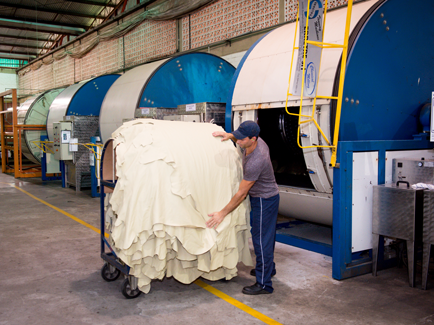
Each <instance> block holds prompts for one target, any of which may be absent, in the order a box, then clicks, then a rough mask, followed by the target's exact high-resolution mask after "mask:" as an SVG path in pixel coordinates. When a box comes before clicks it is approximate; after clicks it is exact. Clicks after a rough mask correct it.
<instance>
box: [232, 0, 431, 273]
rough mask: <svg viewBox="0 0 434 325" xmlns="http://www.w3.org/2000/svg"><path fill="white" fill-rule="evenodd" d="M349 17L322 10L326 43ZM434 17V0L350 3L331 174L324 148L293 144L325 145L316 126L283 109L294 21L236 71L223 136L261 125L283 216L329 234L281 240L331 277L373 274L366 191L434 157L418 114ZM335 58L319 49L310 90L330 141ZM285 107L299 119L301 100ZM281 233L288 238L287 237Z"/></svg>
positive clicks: (306, 107)
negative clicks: (396, 161) (397, 164)
mask: <svg viewBox="0 0 434 325" xmlns="http://www.w3.org/2000/svg"><path fill="white" fill-rule="evenodd" d="M313 2H318V3H319V1H317V0H314V1H313ZM321 3H322V2H321ZM319 7H321V6H319ZM319 7H318V6H316V7H315V10H317V9H318V8H319ZM346 14H347V7H341V8H337V9H334V10H329V11H328V13H327V19H326V26H325V29H324V38H323V41H324V42H325V43H327V44H341V45H342V44H344V31H345V22H346ZM433 19H434V2H433V1H431V0H421V1H418V3H417V5H410V4H409V3H408V2H407V1H405V0H380V1H374V0H368V1H361V2H358V3H356V4H354V6H353V8H352V16H351V23H350V25H349V28H350V36H349V40H348V56H347V64H346V71H345V81H344V87H343V96H342V110H341V115H340V124H339V126H338V129H339V138H338V140H339V142H338V146H337V165H336V166H335V167H331V166H330V162H331V150H330V149H329V148H318V147H310V148H304V149H301V148H300V147H299V146H298V144H297V139H300V144H301V145H302V146H304V147H308V146H315V145H326V144H327V143H326V141H325V140H324V137H322V136H321V134H320V132H319V131H318V129H317V127H316V126H315V124H314V123H312V122H309V123H303V124H300V133H298V126H299V120H298V116H291V115H289V114H287V112H286V111H285V106H286V101H287V91H288V77H289V76H290V72H291V71H290V69H291V58H292V54H293V44H295V46H299V43H298V42H297V41H296V42H294V37H295V30H296V23H289V24H285V25H284V26H282V27H279V28H277V29H275V30H273V31H271V32H269V33H268V34H266V35H265V36H263V37H262V38H261V39H259V40H258V41H257V42H256V43H255V44H254V45H253V46H252V47H251V48H250V49H249V50H248V51H247V52H246V54H245V55H244V57H243V59H242V60H241V62H240V64H239V65H238V68H237V70H236V72H235V75H234V79H233V81H232V85H231V89H230V94H229V100H228V102H227V107H226V130H227V131H231V130H233V129H236V128H237V127H238V126H239V124H240V123H242V122H243V121H245V120H255V121H257V122H258V124H259V125H260V127H261V133H260V136H261V137H262V138H263V139H264V141H265V142H266V143H267V144H268V146H269V148H270V155H271V160H272V163H273V166H274V170H275V176H276V181H277V183H278V185H279V190H280V205H279V213H280V214H281V215H283V216H286V217H291V218H295V219H300V220H304V221H308V222H312V223H314V224H312V227H311V228H312V229H314V227H313V226H315V227H318V228H321V231H324V233H326V232H327V234H326V235H325V236H323V237H322V238H325V237H328V238H326V240H325V241H322V242H320V241H319V240H317V239H316V238H308V237H307V236H306V237H303V236H304V234H303V236H301V233H302V232H303V231H304V230H301V229H300V231H299V230H296V231H299V232H297V233H295V232H292V233H291V235H288V236H287V238H289V237H290V236H293V237H291V238H289V239H286V238H285V239H282V241H283V242H286V243H290V244H291V245H295V246H299V247H303V248H307V249H310V250H313V251H316V252H320V253H322V254H326V255H329V256H333V277H334V278H335V279H342V278H345V277H350V276H354V275H357V274H363V273H367V272H370V271H371V266H372V264H370V258H369V250H370V249H372V195H373V194H372V193H373V192H372V186H373V185H377V184H384V183H386V182H391V179H392V160H393V158H405V157H413V158H416V159H421V158H422V157H423V158H425V159H432V158H433V152H432V147H433V145H432V144H430V142H429V139H428V138H427V136H426V133H425V134H422V133H421V132H422V127H421V125H420V123H419V119H420V112H421V111H422V107H423V106H424V105H426V104H427V103H428V104H430V103H431V96H432V92H433V90H434V70H433V67H434V56H433V55H432V50H431V44H433V43H434V26H433V24H430V23H429V22H431V21H433ZM299 31H300V29H298V30H297V34H299ZM296 38H297V39H298V36H297V37H296ZM297 39H296V40H297ZM297 51H298V50H297V49H296V50H295V54H294V58H295V59H294V61H293V62H292V63H293V64H292V69H293V71H292V74H291V76H292V77H291V78H292V80H291V86H290V88H289V91H290V92H291V91H292V89H293V85H294V77H295V75H296V73H295V70H296V68H297V67H298V65H297V59H296V58H297V56H298V52H297ZM341 54H342V50H341V49H339V48H324V49H322V55H321V63H320V66H319V67H317V68H318V71H319V72H318V83H317V84H315V86H316V88H315V90H316V94H317V96H322V97H323V98H317V100H316V107H315V114H314V118H315V119H316V121H317V123H318V125H319V126H320V127H321V129H322V131H323V132H324V134H325V136H326V137H327V138H328V139H332V138H333V135H334V129H335V115H336V106H337V105H336V100H330V99H327V98H324V97H329V96H338V89H339V79H340V78H339V77H340V65H341ZM309 71H310V70H307V72H306V73H308V72H309ZM312 93H315V91H312ZM304 94H307V92H305V93H304ZM313 103H314V100H313V98H308V97H304V98H303V105H302V109H301V114H302V115H307V116H309V115H311V114H312V109H313ZM287 107H288V112H289V113H296V114H298V113H299V110H300V108H299V107H300V96H289V97H288V103H287ZM302 120H303V118H302ZM318 224H319V225H320V226H318ZM306 227H310V226H309V224H306ZM311 228H309V229H311ZM327 229H328V230H327ZM332 230H333V231H332ZM283 232H285V235H287V234H289V232H290V230H287V229H285V230H284V231H282V234H283ZM279 236H280V233H279V231H278V234H277V238H278V240H280V239H279V238H283V237H279ZM301 237H303V239H306V240H300V238H301Z"/></svg>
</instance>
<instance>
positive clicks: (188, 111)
mask: <svg viewBox="0 0 434 325" xmlns="http://www.w3.org/2000/svg"><path fill="white" fill-rule="evenodd" d="M225 114H226V104H225V103H210V102H203V103H195V104H187V105H178V115H181V116H183V118H182V121H188V122H206V123H214V124H217V125H220V126H221V127H224V126H225Z"/></svg>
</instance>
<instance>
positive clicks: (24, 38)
mask: <svg viewBox="0 0 434 325" xmlns="http://www.w3.org/2000/svg"><path fill="white" fill-rule="evenodd" d="M0 37H4V38H13V39H20V40H24V41H37V42H53V40H51V39H49V38H44V37H25V36H16V35H11V34H0Z"/></svg>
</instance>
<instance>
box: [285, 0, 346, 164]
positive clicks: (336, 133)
mask: <svg viewBox="0 0 434 325" xmlns="http://www.w3.org/2000/svg"><path fill="white" fill-rule="evenodd" d="M309 6H310V0H308V3H307V13H309V9H310V8H309ZM299 8H300V5H299ZM352 8H353V0H348V7H347V18H346V23H345V35H344V44H331V43H325V42H317V41H309V40H308V39H307V34H308V33H307V30H308V26H309V18H308V17H309V14H307V15H308V16H307V19H306V32H305V33H304V48H303V68H302V72H303V73H302V79H301V94H300V110H299V113H298V114H295V113H290V112H289V111H288V97H289V96H294V95H293V94H291V93H290V92H289V89H290V84H291V77H292V65H293V62H294V51H295V50H298V49H299V48H298V47H296V46H295V40H296V38H297V28H298V22H299V9H297V19H296V27H295V35H294V44H293V47H292V58H291V70H290V72H289V81H288V90H287V93H286V103H285V110H286V113H288V114H289V115H295V116H298V130H297V144H298V146H299V147H300V148H302V149H307V148H331V149H332V156H331V160H330V165H331V166H333V167H335V165H336V152H337V145H338V137H339V125H340V118H341V107H342V94H343V91H344V80H345V69H346V65H347V55H348V53H347V52H348V38H349V34H350V22H351V12H352ZM326 16H327V0H325V2H324V23H323V31H322V39H323V40H324V31H325V23H326ZM307 44H312V45H314V46H317V47H321V48H323V49H327V48H342V60H341V70H340V76H339V91H338V96H337V97H336V96H318V95H317V92H318V87H316V90H315V97H314V100H313V108H312V114H311V115H303V114H302V108H303V91H304V79H305V72H306V46H307ZM321 58H322V52H321ZM320 62H321V61H320ZM320 71H321V63H320V67H319V69H318V78H317V80H316V82H317V83H318V80H319V73H320ZM317 98H319V99H330V100H333V99H335V100H337V107H336V118H335V128H334V134H333V143H330V141H329V139H327V137H326V135H325V134H324V132H323V130H322V129H321V127H320V126H319V124H318V122H317V121H316V119H315V117H314V115H315V109H316V100H317ZM302 118H306V119H304V120H302ZM309 122H313V123H314V124H315V126H316V127H317V128H318V130H319V132H320V133H321V135H322V136H323V138H324V140H325V141H326V142H327V144H328V145H311V146H304V147H303V146H302V145H301V144H300V126H301V125H302V124H304V123H309Z"/></svg>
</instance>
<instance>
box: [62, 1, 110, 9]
mask: <svg viewBox="0 0 434 325" xmlns="http://www.w3.org/2000/svg"><path fill="white" fill-rule="evenodd" d="M64 1H65V2H75V3H83V4H86V5H92V6H100V7H111V8H114V7H116V5H115V4H112V3H104V2H98V1H88V0H64Z"/></svg>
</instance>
